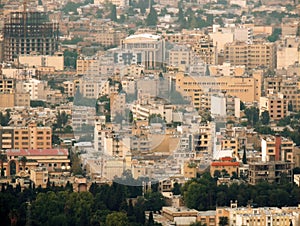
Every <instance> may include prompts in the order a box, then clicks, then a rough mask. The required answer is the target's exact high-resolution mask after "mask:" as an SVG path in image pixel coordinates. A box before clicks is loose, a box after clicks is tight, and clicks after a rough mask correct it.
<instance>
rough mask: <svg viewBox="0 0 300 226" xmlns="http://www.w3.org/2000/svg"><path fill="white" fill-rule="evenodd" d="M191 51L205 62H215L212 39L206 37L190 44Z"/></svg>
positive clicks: (215, 54) (215, 55) (214, 47)
mask: <svg viewBox="0 0 300 226" xmlns="http://www.w3.org/2000/svg"><path fill="white" fill-rule="evenodd" d="M192 51H193V53H194V54H195V55H197V56H199V57H200V59H201V60H203V61H204V63H206V64H217V59H218V58H217V47H216V46H215V45H214V43H213V40H212V39H210V38H209V37H207V38H206V39H201V40H200V41H199V42H197V43H194V44H193V45H192Z"/></svg>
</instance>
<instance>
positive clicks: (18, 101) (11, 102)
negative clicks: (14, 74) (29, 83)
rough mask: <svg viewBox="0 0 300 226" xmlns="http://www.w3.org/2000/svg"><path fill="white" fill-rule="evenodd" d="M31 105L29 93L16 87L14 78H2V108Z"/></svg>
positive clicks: (0, 88)
mask: <svg viewBox="0 0 300 226" xmlns="http://www.w3.org/2000/svg"><path fill="white" fill-rule="evenodd" d="M14 106H24V107H29V106H30V98H29V93H27V92H24V91H23V90H20V89H16V84H15V80H14V79H10V78H0V108H12V107H14Z"/></svg>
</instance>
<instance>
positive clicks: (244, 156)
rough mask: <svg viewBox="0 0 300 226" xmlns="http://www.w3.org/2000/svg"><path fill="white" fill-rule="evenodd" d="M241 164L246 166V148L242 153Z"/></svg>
mask: <svg viewBox="0 0 300 226" xmlns="http://www.w3.org/2000/svg"><path fill="white" fill-rule="evenodd" d="M242 161H243V164H247V153H246V147H245V146H244V152H243V159H242Z"/></svg>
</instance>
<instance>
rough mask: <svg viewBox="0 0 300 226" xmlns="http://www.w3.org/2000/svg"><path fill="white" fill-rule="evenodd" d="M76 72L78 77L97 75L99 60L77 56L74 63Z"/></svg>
mask: <svg viewBox="0 0 300 226" xmlns="http://www.w3.org/2000/svg"><path fill="white" fill-rule="evenodd" d="M76 72H77V74H79V75H85V74H99V59H98V58H95V57H93V58H88V57H82V56H79V57H78V58H77V61H76Z"/></svg>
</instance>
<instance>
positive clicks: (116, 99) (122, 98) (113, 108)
mask: <svg viewBox="0 0 300 226" xmlns="http://www.w3.org/2000/svg"><path fill="white" fill-rule="evenodd" d="M109 99H110V116H111V120H114V119H115V117H116V116H117V115H119V116H125V108H126V94H125V93H124V92H121V93H118V92H113V93H111V94H110V98H109Z"/></svg>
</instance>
